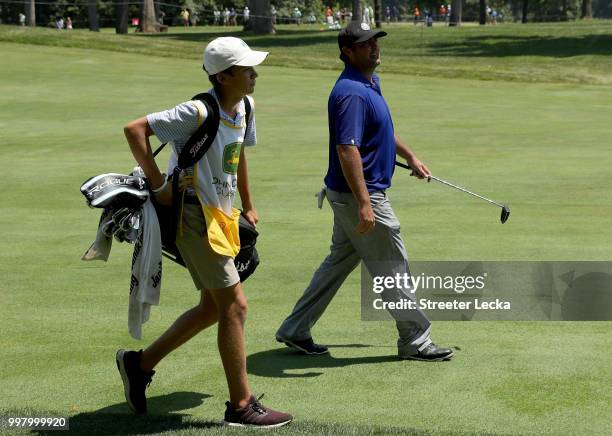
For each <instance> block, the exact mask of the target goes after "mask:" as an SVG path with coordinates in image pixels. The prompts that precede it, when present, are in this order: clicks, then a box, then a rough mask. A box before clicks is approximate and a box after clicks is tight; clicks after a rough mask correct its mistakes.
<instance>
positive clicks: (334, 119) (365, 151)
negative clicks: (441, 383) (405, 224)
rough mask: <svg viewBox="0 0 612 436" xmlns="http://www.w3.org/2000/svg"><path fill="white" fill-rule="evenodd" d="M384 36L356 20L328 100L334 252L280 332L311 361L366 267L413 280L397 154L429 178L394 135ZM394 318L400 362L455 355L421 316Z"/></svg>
mask: <svg viewBox="0 0 612 436" xmlns="http://www.w3.org/2000/svg"><path fill="white" fill-rule="evenodd" d="M386 35H387V33H386V32H382V31H372V30H370V28H369V26H368V25H367V24H364V23H359V22H356V21H352V22H351V23H350V24H349V25H348V26H347V27H346V28H345V29H344V30H342V31H341V32H340V33H339V35H338V45H339V47H340V59H342V60H343V61H344V63H345V69H344V71H343V72H342V74H341V75H340V77H339V78H338V81H337V82H336V85H335V86H334V88H333V90H332V92H331V94H330V96H329V102H328V116H329V167H328V171H327V175H326V176H325V188H324V189H323V190H322V191H321V194H320V196H319V198H320V200H319V207H320V206H321V202H322V199H323V197H324V196H327V199H328V201H329V203H330V205H331V207H332V210H333V212H334V228H333V235H332V246H331V249H330V254H329V255H328V256H327V258H325V260H324V261H323V263H322V264H321V265H320V266H319V269H318V270H317V271H316V272H315V274H314V276H313V278H312V280H311V282H310V284H309V285H308V288H306V290H305V291H304V295H302V297H301V298H300V299H299V300H298V302H297V304H296V305H295V307H294V309H293V312H292V313H291V315H289V316H288V317H287V319H285V321H284V322H283V324H282V325H281V327H280V328H279V330H278V331H277V333H276V339H277V340H278V341H279V342H283V343H285V344H287V345H288V346H290V347H293V348H296V349H298V350H301V351H302V352H304V353H306V354H325V353H328V352H329V351H328V349H327V347H325V346H323V345H318V344H316V343H315V342H314V341H313V339H312V335H311V331H310V330H311V329H312V327H313V326H314V324H315V323H316V322H317V320H318V319H319V318H320V317H321V315H322V314H323V312H324V311H325V309H326V308H327V306H328V305H329V303H330V302H331V300H332V298H333V297H334V295H335V294H336V292H337V291H338V289H339V288H340V286H341V285H342V283H343V282H344V280H345V279H346V277H347V276H348V275H349V274H350V273H351V272H352V271H353V270H354V269H355V267H356V266H357V265H358V264H359V262H360V261H362V260H363V262H364V263H365V265H366V267H367V269H368V271H369V272H370V274H371V275H372V276H391V277H394V276H395V275H396V274H401V275H403V274H406V273H409V269H408V255H407V253H406V249H405V247H404V243H403V241H402V238H401V235H400V225H399V221H398V220H397V218H396V216H395V214H394V212H393V209H392V208H391V204H390V202H389V199H388V198H387V195H386V193H385V190H386V189H387V188H389V187H390V186H391V178H392V176H393V170H394V165H395V158H396V155H399V156H400V157H402V158H404V159H405V160H406V161H407V163H408V165H410V167H411V168H412V169H413V171H412V175H413V176H415V177H418V178H419V179H428V178H429V176H431V173H430V172H429V169H428V168H427V166H425V165H424V164H423V163H422V162H421V161H420V160H419V159H418V158H417V157H416V156H415V155H414V153H413V152H412V151H411V150H410V149H409V148H408V147H407V146H406V145H405V144H404V143H403V142H402V140H401V139H400V138H399V137H398V136H397V135H395V133H394V129H393V121H392V119H391V113H390V112H389V107H388V106H387V103H386V102H385V99H384V98H383V96H382V93H381V90H380V84H379V78H378V76H377V75H376V74H375V73H374V70H375V69H376V67H377V66H378V65H379V64H380V49H379V46H378V38H380V37H383V36H386ZM409 291H410V289H409V288H404V289H401V288H398V289H394V290H392V294H394V295H395V298H397V297H398V296H401V297H403V298H410V299H413V296H412V294H410V292H409ZM391 313H392V315H393V316H394V318H395V320H396V326H397V330H398V333H399V339H398V342H397V345H398V356H399V357H401V358H404V359H414V360H425V361H439V360H448V359H450V358H451V357H452V356H453V351H452V350H450V349H448V348H441V347H438V346H437V345H435V344H434V343H433V342H432V341H431V339H430V331H431V323H430V322H429V320H428V319H427V317H426V316H425V314H424V313H423V312H422V311H420V310H418V309H415V310H403V311H395V312H393V311H392V312H391Z"/></svg>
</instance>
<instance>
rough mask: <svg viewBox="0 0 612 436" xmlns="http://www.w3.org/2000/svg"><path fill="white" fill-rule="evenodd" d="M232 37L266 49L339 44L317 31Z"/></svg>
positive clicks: (198, 36) (181, 36)
mask: <svg viewBox="0 0 612 436" xmlns="http://www.w3.org/2000/svg"><path fill="white" fill-rule="evenodd" d="M138 36H139V37H143V38H159V39H166V40H173V41H195V42H204V41H206V42H208V41H212V40H213V39H215V38H218V37H221V36H228V32H189V33H174V34H172V33H170V34H168V33H154V34H142V35H138ZM232 36H236V37H238V38H241V39H243V40H244V41H246V42H247V43H248V44H252V45H253V46H264V47H300V46H308V45H313V44H328V43H333V44H337V41H338V34H337V33H336V32H319V31H316V30H291V31H286V30H285V31H283V30H279V31H278V32H277V33H276V35H255V34H254V33H252V32H243V31H237V32H233V33H232Z"/></svg>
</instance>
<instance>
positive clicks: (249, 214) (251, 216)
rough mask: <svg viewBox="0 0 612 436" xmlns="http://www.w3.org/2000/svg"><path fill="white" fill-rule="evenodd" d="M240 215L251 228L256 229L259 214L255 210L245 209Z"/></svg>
mask: <svg viewBox="0 0 612 436" xmlns="http://www.w3.org/2000/svg"><path fill="white" fill-rule="evenodd" d="M242 214H243V215H244V217H245V218H246V220H247V221H248V222H249V223H251V225H252V226H253V227H257V223H258V222H259V214H258V213H257V211H256V210H255V209H245V210H243V211H242Z"/></svg>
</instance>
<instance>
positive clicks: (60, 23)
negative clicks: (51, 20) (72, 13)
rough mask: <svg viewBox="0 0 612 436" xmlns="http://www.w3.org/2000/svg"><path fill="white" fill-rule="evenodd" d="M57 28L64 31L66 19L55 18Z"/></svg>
mask: <svg viewBox="0 0 612 436" xmlns="http://www.w3.org/2000/svg"><path fill="white" fill-rule="evenodd" d="M55 28H56V29H57V30H62V29H63V28H64V19H63V18H62V17H57V18H55Z"/></svg>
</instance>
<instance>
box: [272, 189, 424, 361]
mask: <svg viewBox="0 0 612 436" xmlns="http://www.w3.org/2000/svg"><path fill="white" fill-rule="evenodd" d="M324 195H327V199H328V201H329V204H330V205H331V208H332V210H333V212H334V230H333V235H332V245H331V247H330V253H329V255H328V256H327V257H326V258H325V260H324V261H323V263H322V264H321V265H320V266H319V268H318V269H317V271H316V272H315V273H314V276H313V277H312V280H311V281H310V284H309V285H308V287H307V288H306V290H305V291H304V294H303V295H302V297H301V298H300V299H299V300H298V302H297V303H296V305H295V307H294V308H293V312H291V315H289V316H288V317H287V319H285V321H284V322H283V323H282V325H281V326H280V328H279V329H278V332H277V333H276V335H277V337H280V338H283V339H293V340H304V339H309V338H310V337H311V333H310V330H311V328H312V327H313V326H314V324H315V323H316V322H317V320H318V319H319V318H320V317H321V315H323V312H324V311H325V309H326V308H327V306H328V305H329V303H330V302H331V300H332V298H334V295H336V292H337V291H338V289H339V288H340V286H341V285H342V283H343V282H344V280H346V278H347V277H348V275H349V274H350V273H351V272H352V271H353V270H354V269H355V267H357V265H359V262H360V261H363V262H364V264H365V266H366V268H367V269H368V272H369V273H370V275H371V276H373V277H374V276H394V275H395V274H396V273H400V274H404V273H408V274H409V273H410V271H409V268H408V255H407V253H406V249H405V247H404V242H403V241H402V237H401V235H400V223H399V221H398V219H397V217H396V216H395V213H394V212H393V209H392V208H391V204H390V202H389V199H388V198H387V195H386V193H385V192H384V191H378V192H373V193H370V201H371V204H372V209H373V211H374V216H375V218H376V224H375V226H374V229H373V230H372V231H371V232H370V233H367V234H360V233H357V231H356V230H355V228H356V226H357V224H358V223H359V208H358V204H357V201H356V200H355V197H354V196H353V194H352V193H343V192H336V191H332V190H331V189H326V188H324V189H323V190H322V191H321V196H324ZM320 206H321V197H320V203H319V207H320ZM395 292H396V293H397V294H398V295H396V296H395V297H391V299H393V298H399V297H402V298H410V299H412V300H414V296H413V294H411V293H410V292H409V290H408V289H397V290H395ZM392 315H393V316H394V319H395V320H396V326H397V330H398V333H399V339H398V341H397V346H398V353H399V355H400V356H402V355H410V354H414V353H416V352H417V351H418V350H421V349H423V348H425V347H426V346H427V345H429V344H430V343H431V340H430V339H429V332H430V330H431V323H430V322H429V320H428V319H427V317H426V316H425V314H424V313H423V312H422V311H421V310H419V309H415V310H410V311H402V313H401V314H395V313H392Z"/></svg>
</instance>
